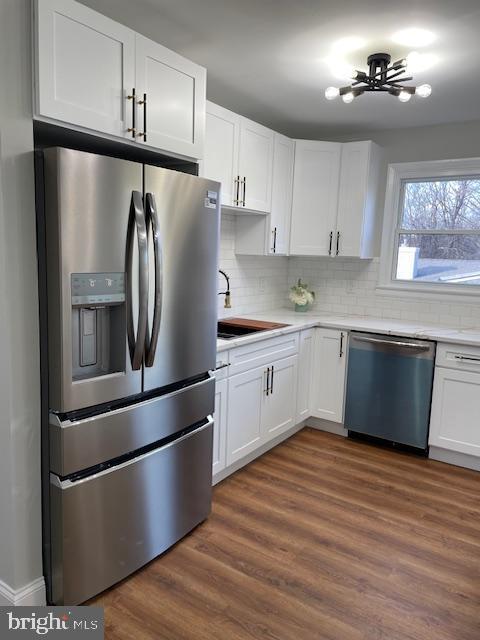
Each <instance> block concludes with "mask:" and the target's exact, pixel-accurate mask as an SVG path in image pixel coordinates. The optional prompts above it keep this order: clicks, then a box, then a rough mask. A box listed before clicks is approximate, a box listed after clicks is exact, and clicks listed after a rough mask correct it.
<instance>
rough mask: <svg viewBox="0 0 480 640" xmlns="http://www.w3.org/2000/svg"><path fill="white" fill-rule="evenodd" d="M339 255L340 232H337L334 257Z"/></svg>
mask: <svg viewBox="0 0 480 640" xmlns="http://www.w3.org/2000/svg"><path fill="white" fill-rule="evenodd" d="M339 253H340V231H337V250H336V252H335V255H336V256H338V254H339Z"/></svg>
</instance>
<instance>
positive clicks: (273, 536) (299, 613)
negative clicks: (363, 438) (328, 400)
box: [91, 428, 480, 640]
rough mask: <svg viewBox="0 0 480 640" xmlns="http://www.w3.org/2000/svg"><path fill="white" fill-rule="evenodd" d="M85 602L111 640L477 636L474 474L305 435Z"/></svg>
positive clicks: (478, 485)
mask: <svg viewBox="0 0 480 640" xmlns="http://www.w3.org/2000/svg"><path fill="white" fill-rule="evenodd" d="M91 604H99V605H102V606H104V607H105V619H106V638H107V639H108V640H125V639H127V638H136V639H137V640H147V639H148V640H154V639H155V640H207V639H208V640H217V639H218V640H230V639H231V640H247V639H248V640H254V639H255V640H258V639H262V638H265V639H268V640H317V639H318V640H479V638H480V473H476V472H474V471H468V470H465V469H460V468H458V467H452V466H449V465H445V464H442V463H440V462H434V461H430V460H425V459H421V458H416V457H413V456H411V455H408V454H402V453H398V452H394V451H390V450H385V449H380V448H377V447H374V446H372V445H368V444H365V443H362V442H356V441H352V440H346V439H344V438H341V437H339V436H334V435H331V434H327V433H323V432H319V431H315V430H313V429H308V428H307V429H304V430H303V431H301V432H300V433H298V434H297V435H295V436H294V437H292V438H290V439H289V440H288V441H286V442H285V443H283V444H282V445H280V446H278V447H276V448H275V449H274V450H272V451H271V452H269V453H267V454H265V455H264V456H262V457H261V458H260V459H258V460H256V461H255V462H253V463H251V464H250V465H248V466H247V467H245V468H244V469H242V470H241V471H239V472H237V473H236V474H235V475H233V476H231V477H229V478H227V480H225V481H224V482H222V483H221V484H220V485H218V486H217V487H216V488H215V489H214V501H213V512H212V515H211V517H210V518H209V519H208V520H207V521H206V522H205V523H204V524H202V525H201V526H199V527H198V528H197V529H196V530H195V531H193V532H192V533H191V534H190V535H189V536H187V537H186V538H185V539H184V540H182V541H181V542H180V543H179V544H177V545H176V546H175V547H174V548H173V549H171V550H170V551H169V552H167V553H166V554H165V555H164V556H162V557H161V558H159V559H157V560H155V561H153V562H152V563H150V564H149V565H148V566H147V567H145V568H144V569H142V570H141V571H139V572H137V573H136V574H135V575H133V576H131V577H130V578H128V579H127V580H125V581H124V582H122V583H121V584H120V585H117V586H116V587H114V588H112V589H110V590H109V591H108V592H105V593H104V594H102V595H101V596H100V597H98V598H96V599H95V600H92V601H91Z"/></svg>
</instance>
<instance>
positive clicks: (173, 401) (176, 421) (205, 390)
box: [50, 377, 215, 477]
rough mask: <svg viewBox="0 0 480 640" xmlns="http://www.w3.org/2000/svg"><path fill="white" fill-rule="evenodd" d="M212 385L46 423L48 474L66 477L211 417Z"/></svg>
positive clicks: (203, 383)
mask: <svg viewBox="0 0 480 640" xmlns="http://www.w3.org/2000/svg"><path fill="white" fill-rule="evenodd" d="M214 407H215V379H214V378H213V377H212V378H208V379H206V380H202V381H201V382H197V383H196V384H192V385H191V386H189V387H185V388H183V389H180V390H178V391H174V392H173V393H168V394H166V395H163V396H158V397H156V398H153V399H150V400H145V401H144V402H139V403H137V404H132V405H128V406H126V407H122V408H121V409H116V410H113V411H109V412H108V413H102V414H100V415H96V416H94V417H90V418H85V419H84V420H76V421H74V422H70V421H69V420H65V421H63V422H62V421H60V420H59V419H58V417H57V416H55V415H53V414H52V415H51V417H50V421H51V424H50V470H51V471H53V472H54V473H56V474H57V475H59V476H62V477H64V476H68V475H70V474H72V473H76V472H77V471H81V470H82V469H88V468H89V467H93V466H95V465H97V464H100V463H102V462H105V461H107V460H112V459H113V458H118V457H119V456H121V455H124V454H126V453H129V452H130V451H135V450H137V449H140V448H141V447H145V446H147V445H149V444H151V443H153V442H157V441H158V440H162V438H166V437H168V436H170V435H172V434H174V433H176V432H177V431H180V429H182V428H184V427H185V426H186V425H189V424H195V423H196V422H199V421H200V420H202V419H203V418H204V417H205V416H208V415H210V414H212V413H213V411H214Z"/></svg>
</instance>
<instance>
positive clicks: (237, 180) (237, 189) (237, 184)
mask: <svg viewBox="0 0 480 640" xmlns="http://www.w3.org/2000/svg"><path fill="white" fill-rule="evenodd" d="M233 184H234V185H235V200H234V201H233V204H240V200H239V198H240V176H237V177H236V178H235V180H234V181H233Z"/></svg>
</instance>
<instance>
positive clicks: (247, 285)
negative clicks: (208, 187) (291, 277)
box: [218, 213, 288, 317]
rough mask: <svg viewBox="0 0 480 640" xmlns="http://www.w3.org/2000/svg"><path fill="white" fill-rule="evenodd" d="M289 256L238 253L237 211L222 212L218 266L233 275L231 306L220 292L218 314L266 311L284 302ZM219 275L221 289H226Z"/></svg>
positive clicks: (223, 315)
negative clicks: (227, 305) (226, 303)
mask: <svg viewBox="0 0 480 640" xmlns="http://www.w3.org/2000/svg"><path fill="white" fill-rule="evenodd" d="M287 265H288V258H285V257H282V256H268V257H267V256H261V257H256V256H255V257H251V256H237V255H235V215H234V214H228V213H222V220H221V224H220V261H219V267H220V269H223V270H224V271H226V273H227V274H228V275H229V276H230V288H231V292H232V308H231V309H224V308H223V303H224V297H223V296H218V315H219V317H225V316H233V315H238V314H246V313H254V312H261V311H267V310H268V309H274V308H278V307H281V306H283V303H284V298H285V288H286V284H287ZM225 285H226V283H225V278H223V276H221V275H219V278H218V290H219V291H225Z"/></svg>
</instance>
